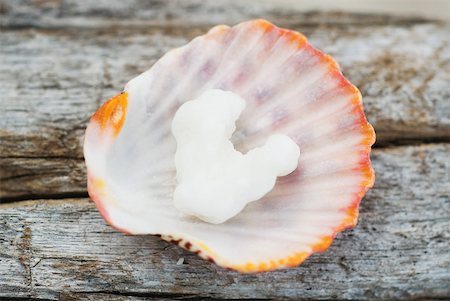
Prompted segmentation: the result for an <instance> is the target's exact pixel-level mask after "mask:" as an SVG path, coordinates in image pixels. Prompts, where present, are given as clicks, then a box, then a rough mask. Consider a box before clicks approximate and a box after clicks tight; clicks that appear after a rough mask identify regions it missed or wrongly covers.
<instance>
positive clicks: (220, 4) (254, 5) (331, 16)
mask: <svg viewBox="0 0 450 301" xmlns="http://www.w3.org/2000/svg"><path fill="white" fill-rule="evenodd" d="M0 16H2V18H1V20H0V24H1V25H3V26H11V27H27V26H33V27H46V28H50V27H57V28H58V27H69V26H70V27H84V28H86V27H88V28H99V27H110V26H132V27H148V26H154V25H158V26H161V25H163V26H166V25H170V26H181V27H183V26H186V25H191V24H196V25H198V24H202V25H208V26H210V25H214V24H217V23H238V22H241V21H243V20H248V19H254V18H261V17H264V18H267V19H270V20H271V21H274V22H277V23H280V22H282V23H283V24H304V25H308V26H311V25H317V24H334V25H346V26H347V25H358V24H363V25H367V24H383V25H386V24H410V23H411V22H414V23H417V22H423V21H425V20H423V19H421V18H411V17H391V16H387V15H374V14H346V13H340V12H333V13H329V12H326V13H321V12H306V13H305V12H304V11H303V10H302V6H301V5H297V3H296V1H295V0H292V1H270V0H253V1H251V3H250V2H248V1H242V0H188V1H186V0H184V1H179V0H147V1H140V0H84V1H78V0H44V1H43V0H38V1H36V0H34V1H33V0H1V1H0Z"/></svg>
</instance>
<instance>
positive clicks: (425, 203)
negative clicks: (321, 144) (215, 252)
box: [0, 144, 450, 300]
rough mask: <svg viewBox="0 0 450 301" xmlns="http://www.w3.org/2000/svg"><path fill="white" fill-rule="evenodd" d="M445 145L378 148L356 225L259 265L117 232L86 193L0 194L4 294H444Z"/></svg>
mask: <svg viewBox="0 0 450 301" xmlns="http://www.w3.org/2000/svg"><path fill="white" fill-rule="evenodd" d="M449 153H450V144H434V145H433V144H430V145H426V146H414V147H396V148H387V149H382V150H376V151H375V152H374V155H373V161H374V166H375V170H376V171H377V175H378V177H377V183H376V186H375V188H374V189H373V190H371V191H370V192H369V194H368V195H367V197H366V198H365V200H364V201H363V202H362V206H361V215H360V222H359V224H358V226H357V227H356V228H355V229H354V230H352V231H346V232H345V233H344V234H341V235H339V236H338V238H337V239H336V241H335V242H334V244H333V245H332V247H331V248H330V249H329V250H328V251H327V252H326V253H324V254H318V255H314V256H312V257H311V258H310V259H308V260H307V262H306V263H305V264H304V265H302V266H300V267H298V268H294V269H289V270H282V271H276V272H271V273H262V274H257V275H240V274H238V273H235V272H230V271H226V270H223V269H221V268H219V267H217V266H215V265H212V264H210V263H208V262H206V261H204V260H202V259H200V258H198V257H197V256H195V255H193V254H191V253H189V252H186V251H183V250H181V249H180V248H178V247H176V246H174V245H170V244H168V243H166V242H163V241H160V240H159V239H158V238H156V237H152V236H127V235H123V234H121V233H119V232H117V231H115V230H113V229H111V228H110V227H108V226H106V225H105V224H104V222H103V220H102V219H101V217H100V216H99V214H98V212H97V210H96V209H95V208H94V205H93V203H92V202H89V201H88V200H87V199H66V200H57V201H56V200H55V201H49V200H47V201H34V202H24V203H17V204H7V205H2V206H1V207H0V220H1V221H2V222H0V233H1V235H0V237H1V238H0V249H1V254H0V275H2V277H1V278H0V279H1V280H0V287H1V288H2V289H1V290H0V296H4V297H12V296H15V297H35V298H48V299H58V298H60V299H65V300H81V299H83V300H86V299H87V300H97V299H96V298H109V297H114V298H115V299H116V300H123V299H124V298H122V297H123V296H134V297H135V299H136V300H140V298H139V297H168V298H176V297H211V298H275V299H279V298H293V299H309V298H319V299H329V298H339V299H398V298H406V299H427V298H430V299H434V298H443V299H444V298H446V297H450V287H449V286H448V284H449V283H450V251H449V248H448V246H449V243H450V235H449V232H448V227H449V221H450V186H449V185H448V183H449V182H450V162H449V161H448V154H449ZM179 258H184V263H183V264H181V265H179V264H177V261H178V259H179ZM126 299H127V300H128V297H127V298H126Z"/></svg>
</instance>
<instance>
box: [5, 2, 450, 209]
mask: <svg viewBox="0 0 450 301" xmlns="http://www.w3.org/2000/svg"><path fill="white" fill-rule="evenodd" d="M74 5H75V4H74ZM75 6H76V5H75ZM68 7H72V6H68ZM199 14H200V13H199ZM273 14H274V13H273ZM13 15H14V14H13ZM270 16H271V15H269V17H270ZM313 16H314V15H310V16H309V19H310V20H311V19H312V18H313ZM350 16H351V15H350ZM315 17H316V22H319V21H320V20H323V19H324V17H323V16H322V15H320V14H319V15H315ZM353 18H354V19H356V20H359V19H358V18H357V17H353ZM346 19H347V20H349V19H351V17H349V16H347V18H346ZM7 20H8V19H7ZM11 20H12V19H11ZM58 20H59V19H58ZM191 21H192V20H191ZM11 22H12V21H11ZM33 22H38V20H36V21H33ZM55 22H56V21H55ZM61 22H63V21H61ZM359 22H360V23H361V24H358V26H357V27H355V26H335V25H330V24H328V25H326V24H325V25H322V26H313V27H312V26H311V25H293V28H296V29H298V30H301V31H303V32H304V33H305V34H307V35H308V36H309V38H310V40H311V42H312V43H313V44H314V45H315V46H317V47H319V48H321V49H323V50H324V51H326V52H328V53H330V54H332V55H333V56H335V57H336V59H337V60H338V61H339V63H340V64H341V65H342V67H343V70H344V73H345V74H346V75H347V76H348V77H349V78H350V80H351V81H352V82H354V83H355V84H356V85H357V86H358V87H359V88H360V89H361V91H362V94H363V97H364V103H365V108H366V112H367V116H368V118H369V121H370V122H371V123H372V124H373V125H374V127H375V129H376V131H377V135H378V136H377V139H378V142H377V143H378V145H386V144H392V143H397V144H398V143H400V142H402V143H407V142H408V140H416V141H419V142H420V141H450V101H449V98H450V85H449V84H448V83H449V82H450V27H449V25H446V24H440V23H434V22H425V21H420V22H419V23H414V22H413V23H411V24H408V25H404V24H403V23H401V24H395V23H394V24H391V25H381V24H375V25H374V24H373V23H371V22H370V19H369V21H368V22H367V23H366V24H365V23H363V21H361V20H359ZM206 30H207V27H204V26H203V25H198V24H193V25H192V26H189V27H172V26H158V27H148V28H134V29H127V28H124V27H120V26H118V27H116V28H113V29H112V28H108V29H83V30H81V29H73V28H65V29H51V30H48V29H45V30H44V29H33V28H32V29H29V28H25V29H21V30H17V29H14V30H13V29H11V28H9V27H6V30H3V31H2V32H1V33H0V37H1V44H2V47H1V48H0V56H1V57H2V64H0V80H1V82H2V85H1V86H0V95H1V106H2V110H3V111H2V118H1V119H0V170H1V173H0V178H1V179H2V183H1V189H0V198H2V199H3V200H5V199H26V198H28V196H32V195H35V196H38V195H48V196H50V195H63V194H66V195H68V194H72V193H74V192H76V193H81V192H82V191H84V190H85V182H86V179H85V173H84V165H83V160H82V150H81V149H82V137H83V133H84V129H85V126H86V123H87V121H88V119H89V117H90V115H91V114H92V113H93V112H94V111H95V110H96V109H97V108H98V107H99V106H100V104H101V103H103V102H104V101H106V100H107V99H108V98H109V97H111V96H113V95H115V94H117V93H118V92H119V91H120V90H121V89H122V88H123V86H124V85H125V83H126V82H127V81H128V80H129V79H131V78H133V77H134V76H136V75H138V74H139V73H140V72H142V71H144V70H146V69H148V68H149V67H150V66H151V65H152V64H153V63H154V62H155V60H156V59H157V58H159V57H160V56H161V55H162V54H163V53H164V52H166V51H167V50H169V49H171V48H174V47H178V46H180V45H183V44H185V43H186V42H188V41H189V40H190V39H192V38H193V37H195V36H196V35H199V34H202V33H204V32H205V31H206ZM18 45H20V46H18ZM37 161H41V162H43V164H34V163H32V162H37ZM44 162H45V163H44ZM67 162H69V164H67ZM72 169H73V170H74V171H73V172H69V173H68V171H70V170H72ZM37 175H39V176H37ZM18 179H20V181H18Z"/></svg>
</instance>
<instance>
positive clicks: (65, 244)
mask: <svg viewBox="0 0 450 301" xmlns="http://www.w3.org/2000/svg"><path fill="white" fill-rule="evenodd" d="M262 2H264V3H261V2H258V4H257V5H256V4H255V2H253V1H252V2H247V1H240V0H239V1H237V0H232V1H225V0H214V1H212V0H209V1H201V0H187V1H175V0H165V1H162V0H149V1H137V0H110V1H105V0H86V1H76V0H0V25H1V26H2V28H1V31H0V83H1V84H0V106H1V108H2V110H1V111H0V203H4V204H2V205H0V300H3V299H5V300H11V299H13V298H16V299H17V300H19V299H20V298H36V299H51V300H54V299H60V300H145V299H149V298H155V299H158V298H161V299H164V298H167V299H175V298H196V297H200V298H261V299H267V298H273V299H280V298H287V299H335V298H338V299H398V298H404V299H450V286H449V283H450V251H449V250H450V236H449V233H450V231H449V229H450V184H449V183H450V160H449V155H450V143H449V142H450V85H449V82H450V25H449V24H445V23H441V22H435V21H429V20H423V19H419V18H399V17H392V16H382V15H355V14H345V13H317V12H316V13H304V12H301V11H299V10H298V9H297V8H292V7H288V6H285V5H281V4H279V3H278V2H276V1H262ZM260 17H262V18H266V19H268V20H270V21H273V22H275V23H276V24H278V25H280V26H286V27H289V28H293V29H296V30H300V31H302V32H303V33H305V34H306V35H307V36H308V37H309V39H310V41H311V42H312V43H313V45H315V46H316V47H318V48H321V49H322V50H324V51H325V52H327V53H329V54H331V55H333V56H334V57H335V58H336V59H337V60H338V61H339V63H340V64H341V66H342V67H343V71H344V73H345V74H346V76H347V77H348V78H349V79H350V80H351V81H352V82H353V83H355V84H356V85H357V86H358V87H359V88H360V89H361V92H362V94H363V98H364V104H365V108H366V112H367V116H368V118H369V120H370V122H371V123H372V124H373V125H374V127H375V129H376V131H377V134H378V135H377V138H378V140H377V146H378V148H377V149H376V150H375V151H374V155H373V161H374V167H375V170H376V173H377V180H376V184H375V188H374V189H373V190H371V191H370V192H369V193H368V195H367V197H366V198H365V199H364V200H363V202H362V205H361V218H360V222H359V224H358V226H357V228H355V229H354V230H351V231H346V232H345V233H344V234H341V235H339V236H338V238H337V240H336V241H335V243H334V244H333V245H332V247H331V248H330V249H329V250H328V251H327V252H326V253H324V254H318V255H314V256H312V257H311V258H310V259H309V260H308V261H307V262H306V263H305V264H304V265H302V266H301V267H299V268H296V269H291V270H285V271H276V272H272V273H265V274H257V275H239V274H237V273H234V272H229V271H225V270H222V269H221V268H218V267H216V266H214V265H211V264H209V263H208V262H205V261H203V260H201V259H199V258H197V257H196V256H195V255H193V254H190V253H187V252H185V251H183V250H181V249H179V248H178V247H176V246H172V245H170V244H167V243H165V242H162V241H160V240H159V239H157V238H155V237H149V236H147V237H145V236H140V237H133V236H126V235H123V234H121V233H118V232H117V231H115V230H113V229H111V228H110V227H108V226H106V225H105V224H104V222H103V220H102V219H101V218H100V216H99V214H98V213H97V211H96V209H95V208H94V206H93V204H92V203H91V202H90V201H88V199H87V198H84V197H86V196H87V194H86V186H85V182H86V178H85V168H84V163H83V158H82V136H83V133H84V129H85V126H86V123H87V121H88V119H89V117H90V115H91V114H92V113H93V112H94V111H95V110H96V109H97V108H98V107H99V106H100V104H101V103H102V102H104V101H105V100H107V99H108V98H109V97H111V96H113V95H115V94H116V93H118V92H119V91H120V90H121V89H122V87H123V86H124V84H125V83H126V82H127V81H128V80H129V79H131V78H132V77H134V76H136V75H137V74H139V73H140V72H142V71H144V70H146V69H147V68H149V67H150V66H151V65H152V64H153V63H154V62H155V61H156V59H157V58H158V57H160V56H161V55H162V54H163V53H165V52H166V51H167V50H169V49H171V48H174V47H178V46H180V45H183V44H185V43H186V42H188V41H189V40H190V39H192V38H193V37H195V36H197V35H199V34H202V33H204V32H206V30H207V29H208V28H209V27H210V26H212V25H215V24H217V23H226V24H230V25H231V24H234V23H237V22H240V21H243V20H246V19H250V18H260ZM408 144H412V145H413V146H405V145H408ZM40 199H47V200H40ZM56 199H58V200H56ZM18 200H25V201H23V202H14V201H18ZM179 258H184V264H181V265H177V264H176V263H177V261H178V260H179Z"/></svg>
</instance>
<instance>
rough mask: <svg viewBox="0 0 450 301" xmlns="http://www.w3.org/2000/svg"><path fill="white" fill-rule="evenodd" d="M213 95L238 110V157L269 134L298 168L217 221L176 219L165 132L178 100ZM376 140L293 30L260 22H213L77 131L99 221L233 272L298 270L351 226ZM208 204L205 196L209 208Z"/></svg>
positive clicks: (344, 84) (344, 85)
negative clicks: (280, 137) (236, 101)
mask: <svg viewBox="0 0 450 301" xmlns="http://www.w3.org/2000/svg"><path fill="white" fill-rule="evenodd" d="M211 88H219V89H223V90H229V91H232V92H234V93H236V94H238V95H240V96H241V97H243V98H244V99H245V100H246V102H247V107H246V109H245V110H244V112H243V114H242V116H241V118H240V119H239V121H238V124H237V131H236V132H235V134H234V136H233V143H234V144H235V146H236V148H237V149H238V150H240V151H242V152H246V151H248V150H250V149H252V148H254V147H256V146H260V145H262V144H263V143H264V142H265V141H266V140H267V138H268V137H269V136H270V135H272V134H275V133H281V134H286V135H288V136H290V137H291V138H292V139H293V140H294V141H295V142H296V143H298V145H299V147H300V149H301V155H300V161H299V165H298V168H297V169H296V170H295V171H294V172H293V173H291V174H290V175H288V176H286V177H283V178H279V180H278V181H277V183H276V185H275V187H274V189H273V190H272V191H271V192H270V193H269V194H267V195H266V196H265V197H264V198H263V199H261V200H259V201H257V202H253V203H251V204H249V205H248V206H247V207H246V208H245V209H244V211H242V212H241V213H240V214H238V215H237V216H235V217H234V218H232V219H230V220H228V221H227V222H225V223H223V224H219V225H214V224H208V223H205V222H202V221H200V220H198V219H195V218H192V217H184V216H182V215H180V214H179V213H178V212H177V210H176V209H175V208H174V205H173V200H172V194H173V191H174V188H175V185H176V180H175V175H176V170H175V167H174V153H175V150H176V143H175V140H174V138H173V136H172V135H171V132H170V127H171V122H172V118H173V115H174V113H175V112H176V110H177V109H178V107H179V106H180V105H181V104H182V103H184V102H185V101H188V100H191V99H194V98H196V97H198V96H199V95H200V94H201V93H202V92H204V91H205V90H207V89H211ZM374 141H375V133H374V131H373V128H372V126H371V125H370V124H369V123H368V122H367V120H366V117H365V115H364V111H363V106H362V102H361V94H360V93H359V91H358V89H357V88H356V87H355V86H353V85H352V84H351V83H350V82H349V81H348V80H347V79H345V78H344V76H343V75H342V73H341V72H340V70H339V67H338V65H337V63H336V62H335V61H334V59H333V58H332V57H330V56H329V55H326V54H324V53H322V52H321V51H319V50H317V49H315V48H313V47H312V46H311V45H310V44H309V43H308V42H307V40H306V38H305V37H304V36H303V35H301V34H300V33H298V32H295V31H290V30H286V29H281V28H278V27H276V26H274V25H272V24H271V23H269V22H267V21H264V20H254V21H249V22H244V23H241V24H239V25H237V26H234V27H228V26H223V25H221V26H216V27H214V28H212V29H211V30H210V31H209V32H208V33H207V34H205V35H203V36H200V37H197V38H195V39H194V40H192V41H191V42H190V43H189V44H187V45H186V46H184V47H181V48H178V49H174V50H172V51H170V52H168V53H167V54H165V55H164V56H163V57H162V58H161V59H160V60H159V61H158V62H157V63H156V64H155V65H154V66H153V67H152V68H151V69H150V70H148V71H146V72H144V73H143V74H141V75H139V76H137V77H136V78H134V79H132V80H131V81H130V82H129V83H128V84H127V85H126V87H125V89H124V91H123V92H122V93H121V94H119V95H118V96H116V97H113V98H112V99H110V100H109V101H107V102H106V103H105V104H104V105H103V106H102V107H101V108H100V109H99V110H98V111H97V112H96V113H95V114H94V115H93V117H92V119H91V121H90V123H89V125H88V128H87V130H86V136H85V144H84V155H85V159H86V165H87V170H88V191H89V195H90V196H91V198H92V200H94V202H95V203H96V205H97V207H98V209H99V211H100V213H101V214H102V216H103V217H104V219H105V220H106V221H107V222H108V223H109V224H111V225H112V226H114V227H115V228H117V229H119V230H121V231H123V232H126V233H130V234H155V235H160V236H161V237H162V238H163V239H165V240H168V241H172V242H175V243H177V244H178V245H180V246H181V247H183V248H185V249H188V250H190V251H193V252H195V253H197V254H198V255H200V256H201V257H203V258H205V259H208V260H210V261H213V262H215V263H217V264H218V265H220V266H223V267H226V268H230V269H234V270H238V271H241V272H257V271H267V270H273V269H277V268H281V267H292V266H297V265H299V264H300V263H301V262H303V261H304V260H305V259H306V258H307V257H308V256H309V255H311V254H312V253H313V252H320V251H324V250H325V249H327V248H328V247H329V245H330V244H331V242H332V240H333V238H334V236H335V235H336V233H338V232H340V231H343V230H344V229H346V228H349V227H353V226H355V224H356V222H357V217H358V206H359V203H360V200H361V198H362V197H363V196H364V194H365V192H366V191H367V189H368V188H370V187H371V186H372V185H373V182H374V172H373V170H372V167H371V163H370V157H369V156H370V150H371V145H372V144H373V143H374ZM211 202H213V200H212V201H211Z"/></svg>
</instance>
